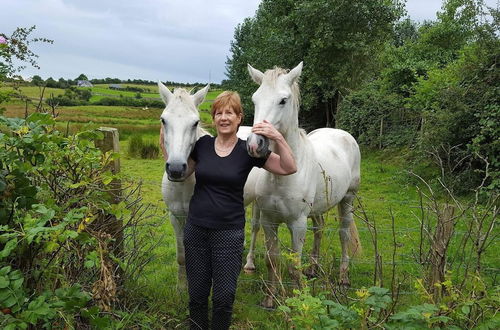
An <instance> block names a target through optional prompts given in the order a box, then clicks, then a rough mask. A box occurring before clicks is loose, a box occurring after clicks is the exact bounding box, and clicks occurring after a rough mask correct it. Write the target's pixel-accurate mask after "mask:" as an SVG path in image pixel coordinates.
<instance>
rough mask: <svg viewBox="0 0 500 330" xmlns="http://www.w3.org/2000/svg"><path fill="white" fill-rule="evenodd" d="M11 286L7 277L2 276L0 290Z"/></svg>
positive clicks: (0, 277)
mask: <svg viewBox="0 0 500 330" xmlns="http://www.w3.org/2000/svg"><path fill="white" fill-rule="evenodd" d="M9 284H10V281H9V279H8V278H7V277H6V276H0V289H4V288H6V287H8V286H9Z"/></svg>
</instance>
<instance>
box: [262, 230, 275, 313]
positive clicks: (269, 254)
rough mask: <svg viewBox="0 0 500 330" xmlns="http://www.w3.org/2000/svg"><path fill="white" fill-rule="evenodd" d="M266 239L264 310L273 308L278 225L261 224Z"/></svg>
mask: <svg viewBox="0 0 500 330" xmlns="http://www.w3.org/2000/svg"><path fill="white" fill-rule="evenodd" d="M262 227H263V228H264V234H265V237H266V266H267V273H268V284H267V285H268V286H267V288H266V289H267V290H266V291H267V293H266V296H265V297H264V300H263V301H262V303H261V305H262V306H263V307H265V308H273V307H274V296H275V295H276V288H277V285H278V271H279V270H278V260H279V245H278V224H275V223H262Z"/></svg>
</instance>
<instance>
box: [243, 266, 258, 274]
mask: <svg viewBox="0 0 500 330" xmlns="http://www.w3.org/2000/svg"><path fill="white" fill-rule="evenodd" d="M243 271H244V272H245V274H255V267H253V268H252V267H245V268H243Z"/></svg>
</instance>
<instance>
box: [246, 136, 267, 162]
mask: <svg viewBox="0 0 500 330" xmlns="http://www.w3.org/2000/svg"><path fill="white" fill-rule="evenodd" d="M247 152H248V154H249V155H250V156H252V157H256V158H264V157H266V156H267V155H268V154H269V139H268V138H267V137H265V136H263V135H260V134H255V133H250V135H249V136H248V138H247Z"/></svg>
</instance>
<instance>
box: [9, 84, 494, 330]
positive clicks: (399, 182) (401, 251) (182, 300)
mask: <svg viewBox="0 0 500 330" xmlns="http://www.w3.org/2000/svg"><path fill="white" fill-rule="evenodd" d="M30 91H31V92H33V89H30ZM218 93H220V91H211V92H210V93H209V95H208V97H207V101H206V102H205V103H203V104H202V106H201V107H200V108H201V109H203V110H202V111H201V116H202V120H203V122H204V123H205V125H210V123H211V118H210V115H209V113H208V109H209V107H210V104H211V100H213V98H215V97H216V95H217V94H218ZM5 107H6V109H7V110H6V112H5V114H6V115H7V116H10V117H22V116H24V106H23V105H22V104H19V103H16V102H11V103H9V104H7V105H6V106H5ZM58 111H59V113H60V114H59V117H58V118H57V121H58V122H59V124H58V126H59V127H60V128H61V129H65V127H66V126H67V123H69V130H70V131H78V130H81V129H83V128H93V127H98V126H111V127H116V128H118V129H119V132H120V137H121V142H120V147H121V166H122V172H123V174H124V175H125V176H126V177H128V178H130V179H131V180H134V181H141V182H142V184H143V185H142V193H141V197H142V198H143V201H144V202H145V203H150V204H151V205H153V206H155V210H154V212H153V213H152V218H151V221H152V222H153V223H154V230H153V231H151V232H148V233H147V235H151V237H150V239H151V241H154V242H158V243H159V244H158V248H156V249H155V250H154V251H153V252H152V253H153V256H152V262H151V263H150V264H149V265H148V266H147V267H146V269H145V271H144V272H143V273H142V275H141V277H140V279H139V281H138V283H129V284H130V285H131V286H133V287H134V288H135V290H133V292H135V293H134V294H133V296H132V297H130V299H133V300H135V301H136V302H137V306H140V307H138V310H137V313H139V314H141V313H142V314H141V315H146V314H147V315H149V316H148V317H150V318H152V319H151V320H150V321H148V322H147V324H149V325H152V326H153V328H156V327H157V326H159V324H160V323H161V324H163V325H165V324H168V328H174V327H176V326H178V325H180V324H183V321H184V320H185V319H186V317H187V295H186V292H184V291H179V290H177V288H176V276H177V263H176V258H175V254H176V251H175V237H174V233H173V230H172V226H171V225H170V222H169V219H168V212H167V209H166V207H165V205H164V204H163V201H162V198H161V193H160V183H161V177H162V174H163V171H164V162H163V161H162V160H161V159H153V160H146V159H137V158H130V157H129V156H128V154H127V149H128V137H129V136H131V135H132V134H141V135H143V136H145V138H146V139H148V140H151V141H157V139H158V131H159V124H158V120H159V116H160V114H161V112H162V109H141V108H134V107H104V106H79V107H62V108H60V109H58ZM405 153H406V151H404V150H403V151H401V150H399V151H392V152H390V151H385V152H379V151H371V150H362V163H361V167H362V182H361V189H360V191H359V194H358V197H359V202H357V203H356V211H355V214H356V215H357V216H361V215H362V214H363V212H362V211H363V210H364V211H365V214H366V215H367V216H368V218H369V219H370V222H372V223H373V222H375V223H376V225H377V233H378V242H377V243H378V249H379V253H380V255H381V258H382V259H381V261H382V265H383V274H382V280H383V283H382V284H383V285H384V286H386V287H388V286H389V285H390V280H391V277H392V274H391V272H392V267H393V266H395V267H396V277H397V279H398V280H401V288H400V289H401V295H400V301H401V305H402V306H408V305H410V304H417V303H422V299H421V297H420V295H419V293H418V291H417V290H416V289H415V287H414V284H415V282H416V280H417V279H420V278H422V269H421V266H420V264H419V263H417V262H416V261H415V255H416V254H417V252H418V251H417V250H418V248H419V246H418V239H419V225H420V223H419V220H418V219H419V216H420V213H421V212H422V209H421V208H420V199H419V194H418V192H417V188H416V184H417V183H418V181H417V180H415V179H414V178H412V177H411V176H410V175H409V174H408V173H407V172H406V170H407V169H408V165H407V164H406V161H407V160H406V157H405V156H406V155H405ZM359 203H361V204H359ZM392 217H394V222H395V226H394V232H395V237H393V235H392V231H393V228H392V221H391V219H392ZM247 219H248V221H249V219H250V210H247ZM356 223H357V226H358V230H359V232H360V239H361V242H362V245H363V251H364V252H363V254H362V255H361V256H358V257H355V258H354V259H353V260H352V262H351V267H350V279H351V288H350V289H349V292H350V293H351V295H354V292H355V290H356V289H359V288H362V287H370V286H372V285H374V280H373V278H374V258H375V257H374V245H373V244H372V235H371V232H370V231H369V230H368V226H367V225H366V224H365V223H363V221H361V220H360V219H359V218H357V219H356ZM309 225H311V224H310V223H309ZM279 233H280V240H281V242H282V249H281V250H282V251H284V252H285V253H286V251H287V250H286V247H289V246H290V243H289V241H290V237H289V233H288V231H287V230H286V228H285V227H284V226H283V225H282V226H281V227H280V231H279ZM463 236H464V231H463V228H457V232H456V234H455V236H454V238H453V240H452V242H451V244H450V250H451V253H450V255H451V256H454V255H458V254H457V253H458V252H460V251H456V250H457V245H458V242H459V241H460V240H461V239H462V238H463ZM394 239H395V241H396V247H397V249H396V250H395V251H394V250H393V240H394ZM249 240H250V225H249V224H248V225H247V226H246V242H247V243H248V242H249ZM311 243H312V230H308V232H307V237H306V244H305V247H304V253H303V262H304V263H307V262H308V259H307V257H308V255H309V252H310V251H311ZM499 247H500V246H499V244H498V241H497V242H495V243H494V244H493V246H492V247H491V248H490V249H489V250H488V251H487V254H486V255H485V256H484V260H485V264H484V265H485V268H486V269H491V270H492V272H494V271H495V270H498V269H499V268H500V264H499V261H498V258H496V257H495V253H496V249H498V248H499ZM246 252H247V250H245V253H246ZM264 254H265V251H264V238H263V232H262V230H261V231H260V233H259V238H258V243H257V258H256V266H257V272H256V273H255V274H252V275H248V274H243V273H242V274H241V276H240V281H239V286H238V292H237V297H236V302H235V306H234V328H236V329H283V328H286V327H287V323H286V321H285V319H284V317H283V314H282V313H281V312H279V311H276V310H275V311H267V310H263V309H261V308H260V307H259V305H258V304H259V302H260V300H261V299H262V297H263V294H262V292H263V279H265V278H266V271H265V263H264ZM393 254H394V262H395V263H393ZM339 255H340V242H339V238H338V216H337V211H336V209H335V210H331V211H330V212H328V214H327V217H326V227H325V230H324V239H323V241H322V247H321V257H320V261H321V265H322V269H323V273H322V274H321V275H320V276H319V278H318V280H317V281H316V282H315V284H314V285H313V292H314V293H318V292H321V291H324V290H325V289H327V288H329V285H330V284H331V283H333V282H334V281H335V279H336V278H337V273H338V266H339ZM282 259H283V260H285V258H284V257H283V258H282ZM283 262H284V263H286V262H285V261H283ZM285 268H286V267H282V269H283V272H282V278H283V281H284V284H285V287H286V288H287V292H288V294H291V291H292V286H291V285H290V278H289V276H288V274H287V272H286V271H285ZM491 278H494V274H493V275H492V276H491ZM488 281H489V279H488ZM492 281H494V280H492ZM282 299H283V297H282ZM181 328H182V326H181Z"/></svg>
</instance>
